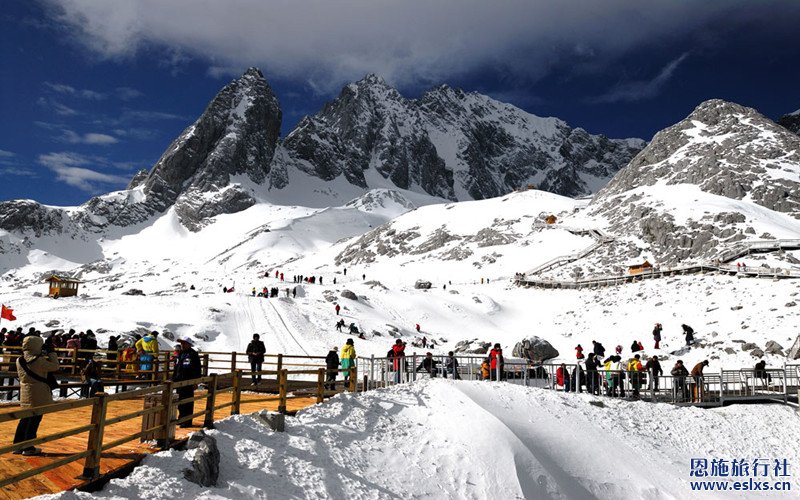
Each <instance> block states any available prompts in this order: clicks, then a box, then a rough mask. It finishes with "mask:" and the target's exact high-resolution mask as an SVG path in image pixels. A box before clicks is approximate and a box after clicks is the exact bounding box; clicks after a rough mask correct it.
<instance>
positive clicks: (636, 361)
mask: <svg viewBox="0 0 800 500" xmlns="http://www.w3.org/2000/svg"><path fill="white" fill-rule="evenodd" d="M643 369H644V368H643V367H642V361H641V358H640V356H639V355H638V354H637V355H636V356H634V357H633V359H631V360H630V361H628V375H629V376H630V378H631V387H633V396H634V397H638V396H639V388H640V387H641V386H642V374H641V373H640V372H641V371H642V370H643Z"/></svg>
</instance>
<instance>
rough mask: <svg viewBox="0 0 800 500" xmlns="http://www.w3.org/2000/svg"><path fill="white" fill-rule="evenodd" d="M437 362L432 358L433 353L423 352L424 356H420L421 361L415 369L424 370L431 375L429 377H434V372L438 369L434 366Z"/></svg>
mask: <svg viewBox="0 0 800 500" xmlns="http://www.w3.org/2000/svg"><path fill="white" fill-rule="evenodd" d="M438 364H439V362H438V361H436V360H435V359H433V353H430V352H428V353H425V357H424V358H422V362H421V363H420V364H419V366H418V367H417V371H420V370H425V371H426V372H428V374H429V375H430V376H431V378H436V373H437V372H438V371H439V370H438V369H437V368H436V365H438Z"/></svg>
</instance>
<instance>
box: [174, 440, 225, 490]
mask: <svg viewBox="0 0 800 500" xmlns="http://www.w3.org/2000/svg"><path fill="white" fill-rule="evenodd" d="M186 449H187V450H195V452H194V456H193V457H192V468H191V469H184V471H183V477H185V478H186V479H187V480H189V481H191V482H193V483H195V484H199V485H200V486H216V485H217V480H218V479H219V458H220V457H219V449H218V448H217V440H216V439H214V438H213V437H211V436H209V435H208V434H206V433H205V432H203V431H200V432H196V433H194V434H192V437H190V438H189V442H188V443H187V445H186Z"/></svg>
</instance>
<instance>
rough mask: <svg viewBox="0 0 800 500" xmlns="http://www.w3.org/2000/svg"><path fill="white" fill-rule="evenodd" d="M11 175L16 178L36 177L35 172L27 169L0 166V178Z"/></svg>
mask: <svg viewBox="0 0 800 500" xmlns="http://www.w3.org/2000/svg"><path fill="white" fill-rule="evenodd" d="M7 175H13V176H16V177H37V175H36V172H34V171H33V170H31V169H29V168H25V167H17V166H13V165H12V166H0V176H7Z"/></svg>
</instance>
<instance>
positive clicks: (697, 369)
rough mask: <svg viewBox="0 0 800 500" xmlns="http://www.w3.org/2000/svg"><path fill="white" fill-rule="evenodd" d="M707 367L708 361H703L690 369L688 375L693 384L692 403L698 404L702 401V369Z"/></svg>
mask: <svg viewBox="0 0 800 500" xmlns="http://www.w3.org/2000/svg"><path fill="white" fill-rule="evenodd" d="M706 366H708V360H707V359H705V360H703V361H701V362H699V363H697V364H696V365H694V368H692V371H691V372H690V375H691V376H692V380H693V382H694V392H693V395H692V402H695V403H700V402H702V401H703V395H704V394H703V369H704V368H705V367H706Z"/></svg>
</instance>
